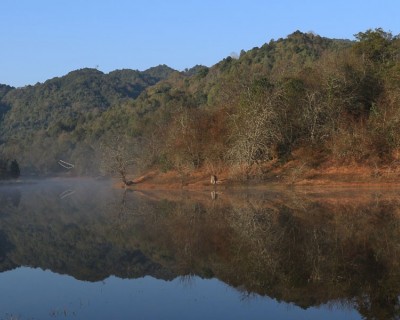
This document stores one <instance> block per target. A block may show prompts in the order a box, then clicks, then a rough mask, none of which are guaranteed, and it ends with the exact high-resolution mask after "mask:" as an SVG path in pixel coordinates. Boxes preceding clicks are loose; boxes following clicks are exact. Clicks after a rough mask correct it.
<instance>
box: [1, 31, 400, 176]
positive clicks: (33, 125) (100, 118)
mask: <svg viewBox="0 0 400 320" xmlns="http://www.w3.org/2000/svg"><path fill="white" fill-rule="evenodd" d="M399 70H400V40H399V37H397V36H393V35H392V34H391V33H390V32H385V31H384V30H382V29H375V30H367V31H366V32H360V33H358V34H357V35H356V41H349V40H338V39H329V38H325V37H321V36H319V35H315V34H312V33H302V32H299V31H296V32H294V33H293V34H291V35H289V36H287V37H286V38H282V39H278V40H271V41H269V42H268V43H265V44H263V45H262V46H261V47H258V48H253V49H251V50H248V51H242V52H241V53H240V56H239V57H227V58H225V59H223V60H222V61H220V62H218V63H217V64H215V65H214V66H212V67H205V66H194V67H193V68H191V69H188V70H185V71H183V72H176V71H175V72H174V71H173V70H172V69H170V68H168V67H166V66H159V67H156V68H151V69H149V70H147V71H145V72H138V71H132V70H121V71H115V72H111V73H109V74H107V75H105V74H103V73H101V72H100V71H98V70H93V69H83V70H78V71H74V72H71V73H70V74H68V75H67V76H64V77H61V78H55V79H51V80H49V81H47V82H45V83H43V84H38V85H35V86H31V87H26V88H22V89H14V88H10V87H4V86H2V87H1V88H0V97H1V100H0V106H2V108H1V109H0V110H3V111H2V112H3V114H4V117H3V120H2V124H1V137H2V141H1V142H0V143H1V145H0V152H1V153H2V154H3V157H5V158H8V159H14V158H15V159H17V160H18V162H19V163H20V164H21V169H22V172H36V173H38V174H54V173H57V172H63V171H65V169H64V168H62V167H60V166H59V165H58V164H57V161H58V160H59V159H63V160H66V161H69V162H71V163H74V164H75V168H74V170H72V171H71V173H72V174H98V173H99V172H100V171H101V172H103V173H109V174H113V175H118V176H119V177H120V178H121V179H122V180H125V179H126V175H127V173H132V172H133V173H136V174H137V173H139V172H142V171H146V170H149V169H150V168H152V169H158V170H160V171H163V172H166V171H170V170H174V171H175V172H177V173H178V175H181V176H182V177H183V176H186V175H188V174H190V173H191V172H194V171H198V170H203V171H207V172H208V173H217V174H218V173H220V172H222V171H224V172H229V173H228V174H229V176H230V177H232V178H234V179H255V178H256V179H260V180H263V179H266V178H268V177H270V176H271V168H273V169H274V168H277V167H281V168H284V167H287V166H289V167H290V170H294V171H296V170H298V171H310V170H315V169H318V168H321V167H326V166H331V167H336V166H348V165H360V166H364V167H370V168H375V169H376V168H381V167H383V166H386V167H387V168H389V169H388V170H389V171H390V170H391V171H393V172H397V171H396V168H397V163H398V160H399V159H400V156H399V155H400V152H399V151H400V129H399V128H400V126H399V121H400V120H399V119H400V108H399V102H400V101H399V99H400V96H399V95H398V92H399V86H400V81H399V78H398V74H399ZM371 172H372V171H371Z"/></svg>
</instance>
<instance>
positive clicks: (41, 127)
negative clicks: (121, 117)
mask: <svg viewBox="0 0 400 320" xmlns="http://www.w3.org/2000/svg"><path fill="white" fill-rule="evenodd" d="M174 72H176V71H175V70H173V69H171V68H169V67H167V66H165V65H160V66H158V67H154V68H150V69H148V70H145V71H142V72H141V71H137V70H129V69H125V70H116V71H113V72H110V73H109V74H104V73H103V72H101V71H99V70H97V69H89V68H85V69H80V70H76V71H72V72H70V73H68V74H67V75H65V76H63V77H57V78H53V79H50V80H47V81H46V82H44V83H39V84H36V85H34V86H26V87H24V88H18V89H15V88H12V87H10V86H6V85H1V86H0V120H1V127H0V133H1V138H0V143H2V144H3V147H4V146H5V145H4V144H6V145H7V143H9V144H8V147H10V148H11V149H13V150H11V151H10V150H9V149H8V150H5V151H4V149H3V153H5V155H6V156H8V155H9V154H10V153H12V154H13V155H15V157H17V158H22V160H21V163H22V164H23V167H25V169H26V168H28V167H29V168H30V169H32V170H33V171H37V170H39V171H41V170H42V169H38V168H35V167H37V165H36V164H33V163H29V162H31V161H32V160H34V159H31V160H28V161H27V159H28V157H27V156H26V154H29V157H31V155H32V154H34V153H36V152H39V154H38V156H40V157H41V158H43V157H44V158H45V156H43V152H44V151H46V150H40V151H38V150H35V149H32V147H33V145H35V143H33V142H34V141H36V142H40V141H39V140H43V138H44V139H45V140H47V143H48V146H47V148H53V147H52V146H53V144H57V145H60V143H57V138H59V136H60V135H61V134H62V132H68V133H71V132H73V131H74V130H75V128H76V127H77V125H78V124H82V123H84V122H86V121H90V120H91V119H93V118H96V117H98V116H99V115H100V114H101V113H102V112H104V111H105V110H107V109H108V108H110V107H111V106H114V105H120V104H122V103H126V102H127V101H130V100H134V99H135V98H136V97H137V96H138V95H139V94H140V93H141V92H142V91H143V90H145V89H146V88H147V87H149V86H152V85H154V84H156V83H157V82H159V81H161V80H163V79H165V78H167V77H168V76H169V75H171V74H172V73H174ZM42 147H43V148H45V149H47V148H46V146H39V147H38V148H39V149H42ZM70 147H72V146H71V144H68V146H67V149H68V148H70ZM16 148H17V150H15V149H16ZM22 149H23V150H22ZM47 151H49V150H47ZM64 153H65V152H64ZM66 153H68V150H67V151H66ZM0 155H1V153H0ZM24 159H25V161H24ZM44 161H51V163H56V162H55V161H54V159H51V160H49V159H44ZM40 162H41V161H40ZM36 163H37V164H38V162H37V161H36ZM56 168H57V167H55V166H54V165H53V166H52V169H50V168H48V169H45V171H46V172H48V171H52V170H53V169H56Z"/></svg>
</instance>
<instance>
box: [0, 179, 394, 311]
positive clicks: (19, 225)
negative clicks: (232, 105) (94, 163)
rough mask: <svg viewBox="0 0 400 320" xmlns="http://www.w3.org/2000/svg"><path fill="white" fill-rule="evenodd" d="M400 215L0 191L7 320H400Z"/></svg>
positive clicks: (274, 196) (306, 198)
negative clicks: (213, 319) (49, 319)
mask: <svg viewBox="0 0 400 320" xmlns="http://www.w3.org/2000/svg"><path fill="white" fill-rule="evenodd" d="M399 214H400V197H399V196H398V191H397V190H372V189H364V190H363V189H358V190H344V189H332V190H305V189H303V190H286V191H284V192H283V191H282V190H280V191H278V190H269V191H254V190H253V191H252V192H249V190H247V191H243V190H237V191H234V192H229V191H223V192H222V191H219V190H217V193H216V194H214V195H213V194H209V193H208V192H197V193H190V192H183V191H174V192H155V191H153V192H149V191H147V192H144V191H135V192H129V191H128V192H126V191H124V190H116V189H113V188H112V183H111V181H108V180H103V181H98V180H93V179H84V178H74V179H48V180H38V181H30V182H27V183H18V184H8V185H1V186H0V271H1V273H0V286H1V287H2V288H7V290H4V291H3V293H2V294H0V310H2V311H1V312H3V313H0V319H15V318H16V319H32V318H38V319H46V318H51V319H52V318H58V317H62V318H71V319H110V318H113V317H114V318H115V317H117V318H118V319H132V318H133V317H138V318H143V319H157V318H158V319H177V318H191V319H204V318H210V319H211V318H218V319H224V318H225V319H243V318H252V319H264V318H265V317H266V316H267V315H269V316H271V315H272V316H273V318H279V319H293V318H296V319H321V318H324V319H329V318H332V319H337V318H344V319H361V318H371V319H372V318H379V317H380V318H382V316H383V317H384V318H385V319H396V317H398V316H399V314H398V313H399V310H400V308H399V305H400V304H399V299H398V296H399V292H400V265H399V262H398V261H399V260H398V257H399V256H400V252H399V250H400V249H399V248H400V215H399ZM155 306H156V307H155ZM13 317H14V318H13Z"/></svg>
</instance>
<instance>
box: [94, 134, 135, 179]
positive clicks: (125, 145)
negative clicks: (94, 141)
mask: <svg viewBox="0 0 400 320" xmlns="http://www.w3.org/2000/svg"><path fill="white" fill-rule="evenodd" d="M129 145H130V143H129V140H128V139H127V138H126V137H124V136H120V135H115V136H112V137H111V138H109V139H107V140H106V141H103V142H102V143H101V144H100V151H101V170H102V171H103V172H104V173H105V174H110V175H118V177H119V178H120V179H121V181H122V182H123V183H124V185H131V184H132V181H130V180H128V179H127V175H128V173H129V171H130V169H131V168H132V166H133V164H134V156H133V152H132V151H131V148H129Z"/></svg>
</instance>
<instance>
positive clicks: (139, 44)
mask: <svg viewBox="0 0 400 320" xmlns="http://www.w3.org/2000/svg"><path fill="white" fill-rule="evenodd" d="M399 12H400V1H399V0H380V1H378V0H373V1H372V0H336V1H323V0H301V1H297V0H293V1H289V0H276V1H273V0H270V1H268V0H140V1H138V0H110V1H108V0H0V36H1V37H0V39H1V47H0V83H5V84H9V85H13V86H24V85H27V84H35V83H36V82H43V81H45V80H47V79H49V78H52V77H55V76H62V75H64V74H66V73H68V72H70V71H72V70H75V69H79V68H84V67H92V68H94V67H97V66H98V68H99V70H101V71H104V72H109V71H112V70H115V69H122V68H130V69H139V70H144V69H147V68H149V67H152V66H156V65H159V64H164V63H165V64H167V65H169V66H171V67H172V68H175V69H178V70H183V69H185V68H190V67H192V66H194V65H196V64H203V65H207V66H211V65H213V64H215V63H217V62H218V61H219V60H221V59H222V58H224V57H226V56H228V55H230V54H231V53H232V52H237V53H239V52H240V50H241V49H244V50H248V49H251V48H253V47H255V46H261V45H262V44H263V43H265V42H268V41H269V40H271V39H278V38H281V37H286V36H287V35H288V34H290V33H292V32H294V31H296V30H300V31H303V32H308V31H313V32H316V33H317V34H319V35H321V36H326V37H330V38H347V39H354V38H353V35H354V34H355V33H357V32H360V31H366V30H367V29H369V28H377V27H382V28H383V29H384V30H386V31H392V33H393V34H394V35H397V34H399V33H400V18H399Z"/></svg>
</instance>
